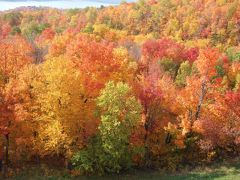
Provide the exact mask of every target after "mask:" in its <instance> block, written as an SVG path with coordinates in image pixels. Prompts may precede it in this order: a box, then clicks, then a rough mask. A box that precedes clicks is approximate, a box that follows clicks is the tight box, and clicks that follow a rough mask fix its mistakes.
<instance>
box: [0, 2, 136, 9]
mask: <svg viewBox="0 0 240 180" xmlns="http://www.w3.org/2000/svg"><path fill="white" fill-rule="evenodd" d="M131 1H134V0H128V2H131ZM120 2H121V0H0V11H3V10H8V9H14V8H17V7H22V6H37V7H54V8H60V9H69V8H84V7H87V6H93V7H100V6H101V5H104V6H108V5H117V4H119V3H120Z"/></svg>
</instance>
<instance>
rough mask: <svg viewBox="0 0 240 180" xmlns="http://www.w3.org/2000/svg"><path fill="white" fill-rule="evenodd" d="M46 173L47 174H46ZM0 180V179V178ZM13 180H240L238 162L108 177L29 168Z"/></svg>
mask: <svg viewBox="0 0 240 180" xmlns="http://www.w3.org/2000/svg"><path fill="white" fill-rule="evenodd" d="M46 171H47V172H46ZM0 179H1V178H0ZM10 179H13V180H68V179H73V180H74V179H76V180H189V179H190V180H191V179H193V180H195V179H196V180H202V179H203V180H212V179H218V180H231V179H232V180H235V179H240V162H235V163H223V164H220V165H215V166H211V167H208V168H206V167H205V168H203V169H199V170H197V169H196V170H194V171H187V172H184V173H183V172H182V173H180V174H172V173H169V174H167V173H161V172H158V171H140V170H134V171H131V172H130V173H124V174H120V175H110V176H104V177H97V176H91V177H85V176H79V177H71V176H70V175H69V174H68V173H67V172H65V171H64V170H61V169H47V167H46V166H45V167H40V168H39V167H38V168H37V167H31V168H28V169H26V170H25V171H22V172H20V173H19V174H18V175H17V176H15V177H12V178H10Z"/></svg>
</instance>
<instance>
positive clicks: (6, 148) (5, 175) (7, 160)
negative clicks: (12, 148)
mask: <svg viewBox="0 0 240 180" xmlns="http://www.w3.org/2000/svg"><path fill="white" fill-rule="evenodd" d="M5 141H6V142H5V143H6V145H5V160H4V165H3V177H7V175H8V165H9V152H8V151H9V134H6V135H5Z"/></svg>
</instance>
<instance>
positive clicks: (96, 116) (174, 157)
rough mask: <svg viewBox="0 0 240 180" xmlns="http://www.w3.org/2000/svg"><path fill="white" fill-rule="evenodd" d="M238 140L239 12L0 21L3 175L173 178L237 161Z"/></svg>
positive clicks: (64, 13) (158, 1) (28, 16)
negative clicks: (22, 170) (62, 172)
mask: <svg viewBox="0 0 240 180" xmlns="http://www.w3.org/2000/svg"><path fill="white" fill-rule="evenodd" d="M239 132H240V4H239V1H238V0H149V1H147V0H140V1H138V2H137V3H122V4H121V5H119V6H115V7H111V6H110V7H101V8H99V9H97V8H86V9H72V10H57V9H48V8H37V9H32V8H24V9H18V10H13V11H6V12H2V13H0V135H1V136H0V168H2V169H3V172H4V175H7V173H8V172H9V170H8V168H9V167H11V168H15V167H16V166H17V165H19V164H21V163H23V164H24V163H27V162H35V163H40V162H41V161H45V160H46V161H48V162H49V163H50V162H51V161H58V162H63V161H64V162H65V165H66V166H67V168H68V169H69V170H71V172H72V173H73V174H74V173H77V174H78V173H80V174H90V173H91V174H93V173H96V174H104V173H119V172H120V171H123V170H126V169H128V168H131V167H148V168H155V167H157V168H166V169H170V170H176V169H178V168H180V167H181V166H182V165H183V164H190V165H193V164H199V163H205V162H211V161H213V160H215V159H219V158H225V157H227V156H236V155H238V154H239V152H240V133H239ZM2 160H3V163H4V164H3V167H1V163H2ZM59 165H61V166H64V163H59Z"/></svg>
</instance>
